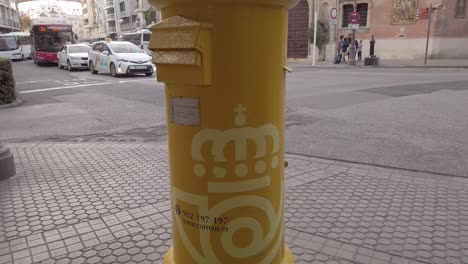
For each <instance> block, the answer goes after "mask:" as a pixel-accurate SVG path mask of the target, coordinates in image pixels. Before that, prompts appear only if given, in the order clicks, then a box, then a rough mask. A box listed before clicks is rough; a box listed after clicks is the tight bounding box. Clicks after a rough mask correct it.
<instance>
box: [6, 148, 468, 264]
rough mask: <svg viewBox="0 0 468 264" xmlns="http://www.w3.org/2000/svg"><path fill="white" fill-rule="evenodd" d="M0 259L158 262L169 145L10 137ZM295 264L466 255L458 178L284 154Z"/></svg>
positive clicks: (465, 189)
mask: <svg viewBox="0 0 468 264" xmlns="http://www.w3.org/2000/svg"><path fill="white" fill-rule="evenodd" d="M9 147H10V148H11V149H12V150H13V152H14V154H15V159H16V165H17V171H18V173H17V176H16V177H14V178H12V179H9V180H7V181H4V182H0V210H1V211H0V212H1V215H0V264H4V263H14V264H16V263H42V264H50V263H160V262H161V259H162V257H163V255H164V253H165V252H166V251H167V249H168V247H169V246H170V245H171V243H172V240H171V226H172V224H171V222H170V207H169V192H168V182H169V179H168V176H167V161H166V159H167V156H166V155H167V147H165V146H164V145H160V144H148V143H142V144H136V143H132V144H123V143H117V144H115V143H112V144H109V143H101V144H100V143H98V144H88V143H80V144H77V143H74V144H65V143H40V144H9ZM287 160H288V162H289V166H288V168H287V170H286V171H287V174H286V193H287V197H286V224H285V226H286V240H287V242H288V245H289V246H290V248H291V250H292V251H293V254H294V255H295V258H296V263H363V264H366V263H369V264H372V263H388V264H390V263H392V264H393V263H401V264H421V263H468V180H467V179H463V178H456V177H448V176H441V175H432V174H422V173H416V172H409V171H402V170H393V169H386V168H378V167H372V166H365V165H359V164H353V163H344V162H336V161H330V160H323V159H318V158H310V157H304V156H298V155H287Z"/></svg>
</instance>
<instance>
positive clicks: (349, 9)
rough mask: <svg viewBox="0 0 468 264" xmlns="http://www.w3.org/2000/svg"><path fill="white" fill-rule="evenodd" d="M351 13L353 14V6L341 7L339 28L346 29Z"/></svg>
mask: <svg viewBox="0 0 468 264" xmlns="http://www.w3.org/2000/svg"><path fill="white" fill-rule="evenodd" d="M352 12H354V6H353V5H344V6H343V23H342V24H341V26H342V27H343V28H347V27H348V24H349V21H348V18H349V14H351V13H352Z"/></svg>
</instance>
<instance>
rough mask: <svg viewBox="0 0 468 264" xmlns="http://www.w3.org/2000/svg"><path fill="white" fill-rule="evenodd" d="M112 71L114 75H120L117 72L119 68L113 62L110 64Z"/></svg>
mask: <svg viewBox="0 0 468 264" xmlns="http://www.w3.org/2000/svg"><path fill="white" fill-rule="evenodd" d="M110 72H111V75H112V76H113V77H119V75H118V74H117V70H116V69H115V64H114V63H111V65H110Z"/></svg>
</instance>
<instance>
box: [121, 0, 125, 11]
mask: <svg viewBox="0 0 468 264" xmlns="http://www.w3.org/2000/svg"><path fill="white" fill-rule="evenodd" d="M124 11H125V2H121V3H120V12H124Z"/></svg>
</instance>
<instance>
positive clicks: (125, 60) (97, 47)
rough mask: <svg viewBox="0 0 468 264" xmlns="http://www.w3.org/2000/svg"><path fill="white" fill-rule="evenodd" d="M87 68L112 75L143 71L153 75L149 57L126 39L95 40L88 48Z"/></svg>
mask: <svg viewBox="0 0 468 264" xmlns="http://www.w3.org/2000/svg"><path fill="white" fill-rule="evenodd" d="M88 57H89V62H88V63H89V70H90V71H91V73H93V74H96V73H98V72H101V73H110V74H111V75H112V76H114V77H118V76H121V75H127V74H137V73H144V74H145V75H146V76H151V75H153V73H154V71H155V67H154V65H153V64H152V63H151V57H150V56H149V55H147V54H146V53H145V52H144V51H143V50H141V49H140V48H139V47H138V46H136V45H135V44H133V43H130V42H128V41H97V42H95V43H93V44H92V45H91V49H90V50H89V56H88Z"/></svg>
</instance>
